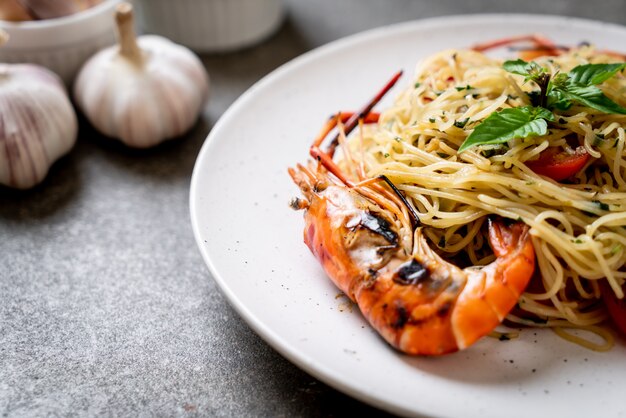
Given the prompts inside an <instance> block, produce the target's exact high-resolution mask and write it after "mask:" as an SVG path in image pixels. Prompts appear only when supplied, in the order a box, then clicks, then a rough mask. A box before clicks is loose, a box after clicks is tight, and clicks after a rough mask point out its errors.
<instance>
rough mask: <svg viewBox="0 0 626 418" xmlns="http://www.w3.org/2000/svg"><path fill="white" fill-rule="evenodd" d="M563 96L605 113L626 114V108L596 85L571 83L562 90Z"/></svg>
mask: <svg viewBox="0 0 626 418" xmlns="http://www.w3.org/2000/svg"><path fill="white" fill-rule="evenodd" d="M562 93H563V96H564V97H565V98H567V99H569V100H574V101H577V102H579V103H581V104H583V105H585V106H587V107H591V108H592V109H596V110H599V111H601V112H604V113H619V114H621V115H626V109H625V108H623V107H622V106H620V105H618V104H617V103H615V102H614V101H613V100H611V99H609V98H608V97H606V96H605V95H604V93H603V92H602V90H600V89H599V88H598V87H596V86H586V87H583V86H578V85H575V84H570V85H568V86H567V88H566V89H565V90H563V91H562Z"/></svg>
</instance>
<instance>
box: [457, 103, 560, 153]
mask: <svg viewBox="0 0 626 418" xmlns="http://www.w3.org/2000/svg"><path fill="white" fill-rule="evenodd" d="M546 120H550V121H552V120H554V114H553V113H552V112H550V111H549V110H547V109H544V108H542V107H532V106H526V107H515V108H511V109H504V110H501V111H500V112H496V113H492V114H491V115H489V117H488V118H487V119H485V120H484V121H483V122H482V123H481V124H480V125H478V126H477V127H476V128H475V129H474V131H473V132H472V133H471V134H470V136H468V137H467V139H466V140H465V142H463V144H461V146H460V147H459V150H458V152H459V153H461V152H463V151H465V150H466V149H468V148H471V147H473V146H476V145H487V144H502V143H505V142H507V141H509V140H511V139H513V138H527V137H529V136H535V135H545V134H546V133H547V131H548V123H547V122H546Z"/></svg>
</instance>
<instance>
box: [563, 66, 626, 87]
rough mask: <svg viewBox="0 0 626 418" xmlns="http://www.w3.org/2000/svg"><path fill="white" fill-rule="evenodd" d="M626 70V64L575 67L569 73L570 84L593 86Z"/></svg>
mask: <svg viewBox="0 0 626 418" xmlns="http://www.w3.org/2000/svg"><path fill="white" fill-rule="evenodd" d="M624 68H626V63H624V62H623V63H618V64H585V65H579V66H577V67H574V68H573V69H572V71H570V72H569V80H570V82H573V83H576V84H579V85H581V86H587V87H588V86H593V85H596V84H600V83H603V82H605V81H606V80H608V79H609V78H611V77H613V76H614V75H615V74H617V73H618V72H620V71H622V70H623V69H624Z"/></svg>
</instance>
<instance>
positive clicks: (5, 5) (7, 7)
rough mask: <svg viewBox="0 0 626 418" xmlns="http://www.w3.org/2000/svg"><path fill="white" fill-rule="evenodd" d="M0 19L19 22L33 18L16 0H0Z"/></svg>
mask: <svg viewBox="0 0 626 418" xmlns="http://www.w3.org/2000/svg"><path fill="white" fill-rule="evenodd" d="M0 20H8V21H12V22H21V21H25V20H33V17H32V16H31V15H30V14H29V13H28V10H26V9H25V8H24V7H23V6H22V5H21V4H20V3H19V1H18V0H0Z"/></svg>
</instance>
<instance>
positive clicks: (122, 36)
mask: <svg viewBox="0 0 626 418" xmlns="http://www.w3.org/2000/svg"><path fill="white" fill-rule="evenodd" d="M115 21H116V22H117V40H118V43H119V46H120V55H122V56H124V57H126V58H128V59H129V60H131V61H133V62H134V63H135V64H137V65H140V64H141V63H142V62H143V55H142V53H141V49H140V48H139V45H137V36H136V35H135V28H134V27H133V6H132V5H130V4H129V3H120V4H119V5H118V6H117V8H116V9H115Z"/></svg>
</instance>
